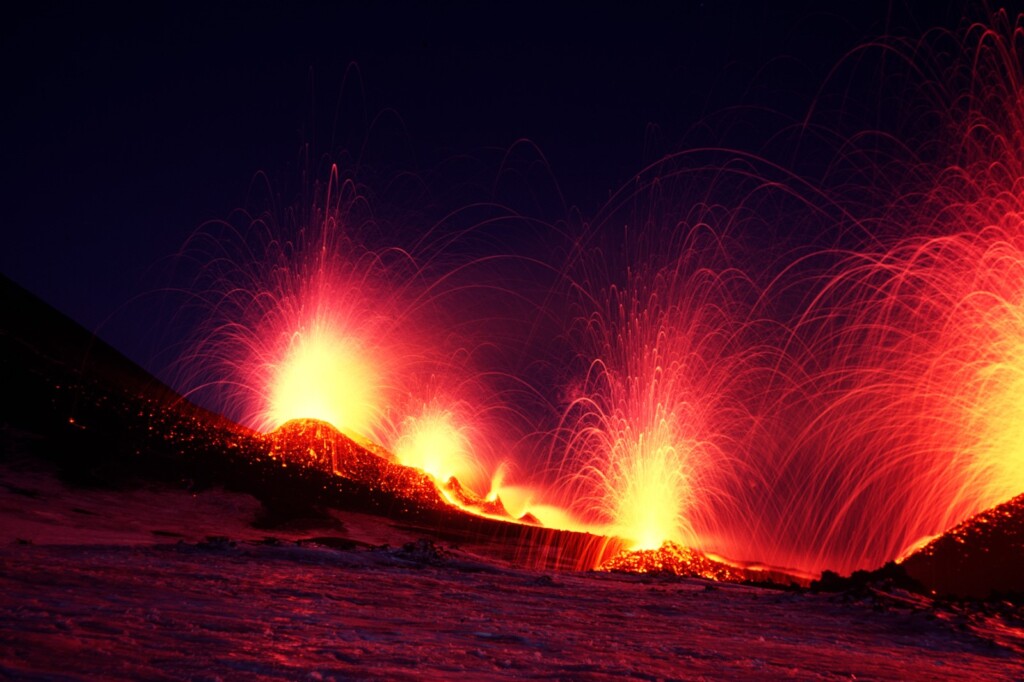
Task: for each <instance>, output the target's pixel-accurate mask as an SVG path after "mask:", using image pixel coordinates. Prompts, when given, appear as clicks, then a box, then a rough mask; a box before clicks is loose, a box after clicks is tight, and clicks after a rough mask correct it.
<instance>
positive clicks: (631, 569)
mask: <svg viewBox="0 0 1024 682" xmlns="http://www.w3.org/2000/svg"><path fill="white" fill-rule="evenodd" d="M597 570H599V571H615V572H622V573H662V574H671V575H678V576H684V577H693V578H706V579H708V580H716V581H718V582H729V583H738V582H742V581H744V580H745V579H746V576H744V575H743V574H742V573H741V572H740V571H738V570H736V569H734V568H732V567H731V566H728V565H726V564H723V563H721V562H719V561H715V560H714V559H710V558H708V557H707V556H706V555H705V554H703V553H702V552H700V551H698V550H696V549H691V548H689V547H683V546H682V545H678V544H676V543H674V542H666V543H665V544H663V545H662V546H661V547H659V548H658V549H643V550H627V551H623V552H620V553H619V554H618V555H617V556H615V557H613V558H612V559H611V560H609V561H607V562H605V563H604V564H602V565H601V566H600V567H599V568H598V569H597Z"/></svg>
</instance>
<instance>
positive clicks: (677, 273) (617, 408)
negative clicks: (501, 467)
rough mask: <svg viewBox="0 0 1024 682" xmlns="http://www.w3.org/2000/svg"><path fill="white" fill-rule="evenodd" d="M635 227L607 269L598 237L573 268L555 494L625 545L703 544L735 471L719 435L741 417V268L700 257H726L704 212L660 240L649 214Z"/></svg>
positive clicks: (728, 434)
mask: <svg viewBox="0 0 1024 682" xmlns="http://www.w3.org/2000/svg"><path fill="white" fill-rule="evenodd" d="M652 175H653V174H652ZM652 184H656V183H652ZM640 201H641V203H642V201H643V200H642V199H640ZM660 217H661V216H659V218H660ZM646 227H648V228H649V230H648V232H647V233H646V235H647V237H646V238H644V237H641V238H639V239H638V243H636V244H635V245H633V246H634V247H635V251H634V250H630V251H629V253H624V254H623V255H624V256H625V257H626V259H627V262H626V263H624V264H622V267H621V269H620V270H619V271H618V272H616V270H615V269H614V265H617V264H618V263H617V261H615V260H613V259H611V258H609V257H608V254H607V251H600V252H599V256H600V257H601V258H603V259H605V261H606V262H605V263H602V265H601V267H600V268H599V269H594V270H592V271H588V272H585V273H584V274H583V275H582V276H581V277H580V278H579V280H578V281H577V282H576V289H575V290H576V292H577V293H578V294H580V301H579V307H580V309H581V314H579V315H578V317H577V318H576V321H575V326H574V330H573V335H572V336H571V338H572V339H573V340H574V342H575V345H576V348H577V349H578V352H579V357H580V361H581V364H582V363H584V362H585V363H586V365H585V367H586V369H585V375H584V377H583V380H582V381H581V382H580V383H579V385H578V388H577V389H576V391H575V396H574V400H573V402H572V403H571V405H570V406H569V409H568V410H567V412H566V415H565V417H564V419H563V428H565V430H566V431H567V433H568V436H567V437H566V438H567V440H566V444H565V452H566V454H565V461H568V462H572V463H574V464H576V465H577V466H578V467H579V469H578V473H569V474H567V490H568V491H569V492H568V494H567V495H566V496H565V498H564V499H566V504H567V505H568V507H569V509H571V510H573V511H574V512H575V513H576V514H577V515H578V516H580V517H581V518H583V519H585V520H587V521H589V522H591V523H595V524H603V525H604V526H605V527H606V529H607V531H608V532H611V533H614V534H616V535H618V536H620V537H623V538H627V539H629V540H630V541H631V543H632V545H633V547H634V548H637V549H656V548H658V547H660V546H661V545H662V544H663V543H664V542H666V541H671V542H676V543H680V544H683V545H686V546H689V547H704V546H706V542H707V541H708V539H709V538H713V537H715V535H716V533H717V530H718V524H719V521H718V519H719V517H720V515H721V513H722V511H723V510H722V509H721V508H720V507H719V506H718V505H719V502H720V499H719V497H720V496H719V491H720V490H721V489H722V486H723V485H724V482H725V481H726V480H727V479H728V478H729V477H730V476H733V475H734V474H735V473H736V469H735V468H734V467H732V466H730V462H731V461H733V458H732V457H730V456H729V455H727V454H726V453H725V452H724V451H723V449H722V448H723V446H725V445H726V444H732V442H733V435H734V433H735V432H736V431H737V430H742V429H743V428H744V427H743V425H742V423H741V422H742V419H741V418H738V416H739V415H742V414H744V411H743V410H742V409H740V408H739V406H738V404H737V396H738V388H739V387H740V386H741V385H742V384H743V381H744V369H743V358H744V357H745V354H744V353H742V350H743V349H742V346H741V345H740V344H738V343H737V339H738V336H737V335H738V334H739V333H740V331H741V329H742V327H743V321H742V318H741V316H740V315H738V314H737V312H738V311H739V310H742V308H743V306H742V304H741V302H740V301H739V300H737V296H738V295H739V294H738V293H737V292H739V291H742V289H743V287H744V286H745V283H746V280H745V279H744V278H743V276H742V275H741V274H740V273H739V272H738V271H736V270H731V269H729V268H723V269H722V270H721V271H716V270H714V269H712V268H711V267H710V264H711V263H713V262H718V263H721V262H724V261H723V253H722V251H721V244H722V243H723V242H722V240H721V238H720V237H719V236H718V235H716V234H714V232H713V231H712V230H710V229H708V227H707V225H706V224H697V225H694V226H690V225H688V224H675V225H674V229H673V231H672V235H671V236H670V237H669V238H668V240H667V243H658V239H659V238H661V237H663V236H664V232H663V231H662V230H661V229H660V227H661V226H660V225H653V224H652V225H649V226H646ZM630 259H632V260H630ZM609 262H610V264H609ZM640 263H642V265H641V264H640ZM746 355H749V354H746Z"/></svg>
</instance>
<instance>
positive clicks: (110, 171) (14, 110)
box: [0, 0, 961, 370]
mask: <svg viewBox="0 0 1024 682" xmlns="http://www.w3.org/2000/svg"><path fill="white" fill-rule="evenodd" d="M839 4H840V3H836V5H837V6H838V5H839ZM841 4H846V5H850V6H851V7H847V8H838V7H835V8H833V7H832V3H820V2H804V3H779V2H774V1H772V2H768V1H766V2H737V1H726V2H715V1H710V0H709V1H707V2H676V3H664V4H661V3H658V4H655V5H654V6H651V7H646V8H638V7H634V6H628V5H627V4H621V5H616V4H605V3H598V5H599V6H597V7H589V8H585V9H584V8H583V7H582V6H579V7H576V8H573V7H570V6H569V5H558V6H556V7H554V8H551V7H547V6H544V5H537V6H532V7H530V6H527V5H524V4H523V3H479V4H476V5H468V4H462V3H448V2H445V3H423V4H421V5H410V4H404V3H389V2H357V3H326V2H324V3H309V2H306V3H270V2H253V3H228V2H225V3H208V4H192V3H159V2H157V3H142V4H137V5H134V6H131V7H129V8H116V9H115V8H106V7H103V8H95V7H91V6H87V5H85V4H83V3H47V2H43V3H27V4H26V5H25V6H24V7H20V8H19V9H18V10H16V13H15V14H14V15H13V16H11V15H8V16H7V17H6V18H5V20H4V21H3V22H2V23H3V26H2V28H0V33H2V35H3V38H2V41H0V49H2V51H3V53H2V60H0V63H2V66H0V68H2V69H3V83H4V88H5V90H6V93H5V95H4V100H5V104H4V105H3V107H2V108H0V112H2V113H0V116H2V117H3V131H4V132H3V154H2V159H3V183H2V187H3V191H4V202H3V203H4V210H3V225H4V230H3V231H4V241H5V246H4V248H3V249H2V251H0V253H2V261H0V269H2V271H3V272H4V273H5V274H6V275H8V276H9V277H11V278H12V279H14V280H15V281H16V282H18V283H20V284H21V285H23V286H25V287H26V288H28V289H29V290H31V291H33V292H34V293H36V294H37V295H39V296H40V297H42V298H43V299H44V300H46V301H48V302H49V303H51V304H53V305H54V306H55V307H57V308H58V309H60V310H61V311H63V312H65V313H66V314H68V315H70V316H71V317H72V318H74V319H75V320H77V321H78V322H80V323H81V324H83V325H84V326H86V327H88V328H90V329H94V330H98V332H99V334H100V336H101V337H103V338H105V339H107V340H108V341H110V342H111V343H112V344H113V345H115V346H116V347H118V348H119V349H121V350H122V351H124V352H125V353H126V354H127V355H129V356H130V357H132V358H133V359H135V360H137V361H139V362H141V363H142V364H144V365H150V369H154V370H158V369H159V368H158V367H153V366H152V363H153V362H155V361H154V360H153V358H154V357H156V355H155V354H158V352H159V350H160V349H159V348H154V341H153V338H154V335H153V329H152V325H151V320H146V319H144V318H143V317H137V316H136V315H137V311H138V310H139V309H140V307H139V304H138V303H137V301H138V300H139V299H138V298H137V297H139V296H143V299H142V300H144V299H145V295H146V294H147V292H150V291H152V290H154V289H155V288H159V287H161V286H165V285H166V284H167V283H166V282H164V281H162V280H161V277H160V274H159V273H160V272H161V271H160V268H159V267H158V264H159V263H160V262H162V261H163V260H166V259H167V258H168V257H169V256H170V255H172V254H174V253H175V252H177V251H178V250H179V249H180V248H181V247H182V244H183V243H184V241H185V240H186V238H187V237H188V235H189V234H190V233H192V232H193V231H194V230H195V229H197V228H198V227H199V226H200V225H201V224H202V223H203V222H204V221H206V220H210V219H218V218H225V217H227V216H228V214H229V213H230V212H231V211H232V210H233V209H236V208H239V207H242V206H244V205H245V204H246V201H247V198H246V197H247V192H248V190H249V188H250V184H251V183H252V181H253V178H254V176H255V175H256V174H257V173H259V172H265V173H266V174H267V175H268V177H269V178H270V180H271V183H272V185H273V187H274V189H275V191H277V192H279V193H280V194H281V195H282V196H283V197H284V199H285V201H287V200H288V199H289V196H291V195H290V194H289V193H293V194H294V188H295V187H296V186H298V185H299V184H300V176H301V171H300V168H301V166H302V163H303V162H302V158H303V156H302V150H303V148H304V146H307V145H308V147H309V148H310V149H311V150H312V155H313V156H315V157H321V156H327V157H331V156H337V157H339V158H340V157H341V156H342V154H341V153H342V152H343V151H346V150H347V151H348V152H349V153H350V154H352V153H357V152H356V151H355V150H353V146H356V147H358V144H359V140H360V139H362V138H361V136H362V135H363V133H364V132H365V125H364V123H363V121H365V120H372V119H374V118H375V117H380V118H381V119H382V120H384V123H383V124H382V125H386V126H390V129H394V130H401V129H404V131H405V133H406V134H405V136H404V137H402V136H399V135H396V136H395V140H396V141H395V151H393V152H391V154H392V155H393V157H394V159H397V160H398V162H399V163H401V164H403V165H404V166H406V167H407V168H408V169H409V170H412V171H413V172H419V171H426V170H428V169H431V168H434V167H436V166H437V165H438V164H441V163H442V162H444V161H445V160H446V159H450V158H452V157H454V156H457V155H462V154H469V155H474V154H480V155H483V154H486V153H490V151H493V150H496V149H497V150H501V149H504V148H508V147H509V146H510V145H512V144H513V143H515V142H516V141H517V140H519V139H523V138H526V139H529V140H531V141H532V142H533V143H535V144H536V145H537V147H538V148H539V149H540V150H541V151H542V152H543V154H544V155H545V157H546V158H547V160H548V162H549V164H550V169H551V173H552V175H553V176H554V177H555V178H556V179H557V181H558V183H559V184H560V186H561V189H562V192H563V194H564V196H565V199H566V201H567V203H568V204H569V205H573V206H576V207H578V208H579V209H580V211H581V213H582V215H583V216H584V217H586V216H588V215H592V214H593V213H594V212H595V211H597V209H598V208H600V206H601V205H602V203H603V202H604V201H606V200H607V198H608V196H609V194H610V193H611V192H612V191H614V190H615V189H616V188H618V187H619V186H621V185H622V184H623V183H625V182H627V181H628V180H629V178H630V177H631V176H632V175H633V174H635V173H636V172H638V171H639V170H640V169H641V168H642V167H643V165H644V164H645V163H647V162H650V161H653V160H655V159H656V158H657V157H658V156H660V155H661V154H664V153H667V152H670V151H673V150H677V149H679V148H684V147H685V146H686V145H687V144H690V143H691V142H692V141H694V140H699V141H702V142H706V141H707V140H701V139H700V132H699V131H700V123H701V122H702V121H704V120H706V119H707V117H713V116H714V115H715V114H716V112H719V111H721V110H723V109H725V108H728V107H734V106H745V107H769V108H771V109H774V110H777V111H781V112H785V113H786V114H788V115H791V116H799V114H800V112H802V111H803V110H805V109H806V107H807V106H808V104H809V103H810V102H811V101H812V99H813V97H814V94H815V91H816V88H817V86H818V84H820V82H821V81H822V79H823V78H824V76H825V74H826V73H827V72H828V69H829V68H830V67H831V66H832V65H833V64H835V62H836V61H837V60H838V59H840V58H841V57H842V56H843V55H844V54H845V53H847V52H848V51H849V50H850V49H851V48H853V47H854V46H856V45H858V44H860V43H862V42H863V41H864V40H865V39H868V38H870V37H872V36H875V35H879V34H884V33H904V34H911V35H913V34H919V33H920V32H921V31H922V30H924V29H925V28H927V27H929V26H932V25H937V24H941V25H946V26H949V27H954V26H956V25H957V24H958V23H959V21H960V17H961V3H950V2H934V3H923V4H925V5H927V6H928V7H927V9H922V8H912V9H910V8H908V7H907V6H906V4H905V3H904V2H902V1H901V0H893V2H857V3H841ZM823 8H825V9H823ZM353 67H355V68H354V70H353ZM346 73H349V75H350V78H349V83H348V85H347V86H346V87H345V88H344V89H343V88H342V83H343V81H344V80H345V74H346ZM353 74H354V76H353ZM339 101H340V102H341V104H340V105H339ZM382 112H383V113H382ZM760 134H761V132H760V131H757V130H748V131H738V132H736V133H735V135H734V137H733V138H732V139H730V143H732V144H738V145H742V144H744V140H745V138H746V137H749V138H750V141H751V142H750V144H752V145H753V144H756V142H755V141H756V140H757V139H759V135H760ZM143 307H144V306H143ZM148 313H149V314H152V313H153V311H152V310H149V311H148ZM162 334H163V335H166V334H167V331H166V330H163V332H162ZM172 335H173V334H172ZM161 338H163V336H161Z"/></svg>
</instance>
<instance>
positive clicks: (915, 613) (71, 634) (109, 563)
mask: <svg viewBox="0 0 1024 682" xmlns="http://www.w3.org/2000/svg"><path fill="white" fill-rule="evenodd" d="M259 506H260V505H259V503H258V502H257V501H256V500H255V499H254V498H251V497H248V496H246V495H240V494H234V493H226V492H223V491H217V490H210V491H205V492H201V493H198V494H192V493H190V492H188V491H187V490H174V489H169V488H140V489H132V490H122V491H110V490H94V489H78V488H71V487H67V486H65V485H64V484H62V483H60V482H59V481H58V480H57V479H56V478H54V477H53V476H52V475H50V474H48V473H46V472H44V471H41V470H39V469H33V468H31V467H28V468H27V467H25V466H23V465H19V466H14V465H11V464H5V465H2V466H0V563H2V570H0V677H10V678H14V679H47V680H49V679H97V680H98V679H111V678H127V679H140V678H144V679H189V678H191V679H206V680H215V679H253V678H263V679H271V678H273V679H313V680H319V679H381V680H402V679H424V678H427V679H467V680H478V679H521V678H530V679H598V680H600V679H616V680H620V679H642V680H655V679H700V678H708V679H723V678H725V679H730V678H732V679H756V680H761V679H775V678H800V679H908V678H917V679H956V680H963V679H986V680H994V679H1024V630H1022V629H1021V622H1020V621H1019V620H1015V619H1014V617H1013V614H1012V611H1007V610H1006V609H1002V610H1000V609H994V610H990V611H985V610H983V609H978V610H975V611H971V610H969V609H954V608H952V607H948V606H944V607H939V606H936V605H934V604H931V603H930V602H928V601H927V600H925V599H922V598H920V597H916V596H912V595H907V594H878V593H869V594H868V595H867V596H853V595H849V594H838V595H835V594H833V595H827V594H813V593H809V592H796V591H790V592H785V591H774V590H768V589H763V588H757V587H750V586H742V585H726V584H713V583H708V582H704V581H700V580H695V579H668V578H661V577H656V576H636V575H617V574H602V573H551V572H538V571H531V570H525V569H522V568H518V567H515V566H513V565H510V564H508V563H505V562H503V561H501V560H499V559H497V558H495V557H496V556H497V553H496V552H495V553H489V552H488V550H487V547H486V546H484V545H479V546H474V547H465V546H464V547H462V548H454V547H449V546H447V545H445V544H444V543H443V542H441V541H439V540H438V539H437V538H433V537H430V536H429V534H427V533H419V532H417V530H416V529H415V528H410V527H408V526H406V527H399V526H398V525H396V524H395V523H394V522H391V521H388V520H386V519H381V518H378V517H373V516H368V515H361V514H352V513H347V512H344V513H343V512H339V513H337V514H335V515H333V516H332V518H331V519H329V520H328V521H326V522H324V523H321V524H319V525H317V524H310V523H307V524H293V525H291V526H289V527H283V528H282V527H275V528H271V529H267V528H256V527H254V525H253V522H254V521H255V520H257V519H258V517H259ZM208 536H220V538H214V539H212V540H208V539H207V537H208ZM224 538H226V539H224ZM311 538H319V539H318V540H316V541H312V540H311ZM385 544H387V545H388V546H386V547H385V546H383V545H385ZM1008 614H1009V615H1008Z"/></svg>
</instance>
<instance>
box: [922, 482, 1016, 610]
mask: <svg viewBox="0 0 1024 682" xmlns="http://www.w3.org/2000/svg"><path fill="white" fill-rule="evenodd" d="M903 567H904V568H905V569H906V571H907V573H908V574H909V575H910V576H911V577H913V578H915V579H916V580H918V581H919V582H920V583H921V584H922V585H924V586H925V588H926V589H928V590H930V591H932V592H934V593H935V594H938V595H951V596H957V597H976V598H987V597H989V596H991V595H993V594H996V595H1011V594H1012V595H1016V596H1017V597H1020V598H1024V495H1019V496H1018V497H1015V498H1014V499H1012V500H1010V501H1009V502H1006V503H1004V504H1001V505H999V506H998V507H993V508H992V509H989V510H988V511H985V512H982V513H981V514H978V515H976V516H973V517H971V518H970V519H968V520H967V521H964V522H963V523H961V524H960V525H959V526H957V527H956V528H954V529H953V530H951V531H949V532H947V533H944V534H943V535H941V536H940V537H938V538H936V539H935V540H932V541H931V542H930V543H928V545H926V546H925V547H924V548H923V549H921V550H919V551H918V552H915V553H914V554H912V555H911V556H910V557H908V558H907V560H906V561H904V562H903Z"/></svg>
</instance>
